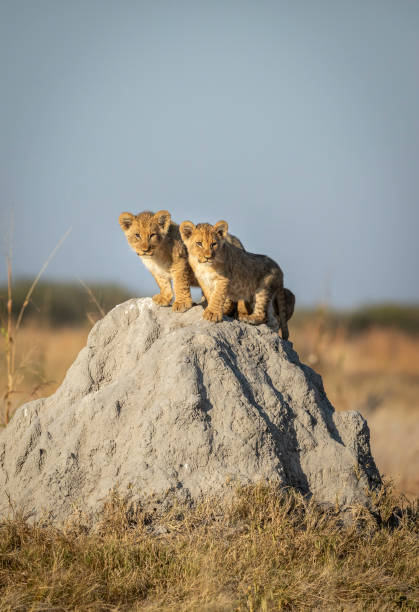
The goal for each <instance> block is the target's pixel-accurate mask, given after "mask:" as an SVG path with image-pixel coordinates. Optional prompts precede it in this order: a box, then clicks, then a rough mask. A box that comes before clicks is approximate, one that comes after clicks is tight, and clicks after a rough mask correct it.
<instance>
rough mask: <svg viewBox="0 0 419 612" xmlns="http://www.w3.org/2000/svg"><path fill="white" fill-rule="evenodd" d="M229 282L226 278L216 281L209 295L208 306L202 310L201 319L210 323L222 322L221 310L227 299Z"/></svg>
mask: <svg viewBox="0 0 419 612" xmlns="http://www.w3.org/2000/svg"><path fill="white" fill-rule="evenodd" d="M229 284H230V281H229V280H228V279H227V278H220V279H219V280H217V281H216V283H215V287H214V290H213V292H212V293H211V295H210V299H209V302H208V306H207V307H206V308H205V310H204V314H203V317H204V319H207V321H211V322H212V323H218V322H219V321H222V320H223V308H224V303H225V301H226V297H227V291H228V286H229Z"/></svg>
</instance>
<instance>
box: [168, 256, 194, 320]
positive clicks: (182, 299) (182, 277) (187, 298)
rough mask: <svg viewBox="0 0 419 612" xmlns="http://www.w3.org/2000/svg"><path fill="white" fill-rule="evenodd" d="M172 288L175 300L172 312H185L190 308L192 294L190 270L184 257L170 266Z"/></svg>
mask: <svg viewBox="0 0 419 612" xmlns="http://www.w3.org/2000/svg"><path fill="white" fill-rule="evenodd" d="M172 278H173V290H174V292H175V301H174V302H173V306H172V309H173V311H174V312H185V311H186V310H189V308H192V296H191V286H190V281H189V279H190V270H189V264H188V261H187V260H186V259H181V260H180V261H178V262H176V264H175V265H174V266H173V268H172Z"/></svg>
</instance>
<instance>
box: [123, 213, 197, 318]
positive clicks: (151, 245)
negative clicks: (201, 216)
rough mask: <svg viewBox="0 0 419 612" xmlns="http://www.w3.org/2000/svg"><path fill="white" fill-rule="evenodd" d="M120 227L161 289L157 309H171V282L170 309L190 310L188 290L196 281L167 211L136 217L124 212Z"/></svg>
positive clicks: (190, 300)
mask: <svg viewBox="0 0 419 612" xmlns="http://www.w3.org/2000/svg"><path fill="white" fill-rule="evenodd" d="M119 224H120V226H121V228H122V229H123V231H124V233H125V236H126V239H127V240H128V244H129V245H130V247H131V248H132V249H133V250H134V251H135V252H136V253H137V255H139V257H141V260H142V262H143V264H144V265H145V267H146V268H148V270H149V271H150V272H151V274H152V275H153V276H154V279H155V281H156V283H157V284H158V286H159V288H160V293H158V294H157V295H153V300H154V301H155V302H156V303H157V304H159V305H160V306H170V303H171V301H172V297H173V293H172V286H171V283H170V281H171V280H173V290H174V294H175V301H174V302H173V306H172V309H173V310H174V311H175V312H185V311H186V310H188V309H189V308H191V306H192V297H191V289H190V288H191V285H192V286H196V287H197V286H198V282H197V280H196V278H195V275H194V273H193V271H192V270H191V267H190V266H189V263H188V253H187V251H186V247H185V245H184V244H183V242H182V240H181V237H180V233H179V226H178V225H177V224H176V223H173V222H172V220H171V216H170V213H169V212H168V211H167V210H160V211H159V212H157V213H155V214H154V213H152V212H150V211H145V212H142V213H139V214H138V215H133V214H132V213H129V212H123V213H122V214H121V215H120V216H119Z"/></svg>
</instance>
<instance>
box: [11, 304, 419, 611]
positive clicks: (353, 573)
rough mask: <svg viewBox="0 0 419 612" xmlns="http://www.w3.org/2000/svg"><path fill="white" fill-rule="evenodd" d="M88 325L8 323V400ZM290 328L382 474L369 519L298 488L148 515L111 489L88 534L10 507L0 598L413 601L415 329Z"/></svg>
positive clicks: (160, 602)
mask: <svg viewBox="0 0 419 612" xmlns="http://www.w3.org/2000/svg"><path fill="white" fill-rule="evenodd" d="M88 331H89V326H88V325H84V326H81V327H74V326H73V327H63V326H61V327H55V328H53V327H51V326H50V325H49V324H48V322H47V321H41V320H40V319H36V318H32V319H31V320H29V321H28V324H27V325H24V326H23V327H22V328H21V331H20V337H19V342H18V345H17V349H18V350H17V355H16V364H17V365H18V366H19V367H18V370H17V372H16V384H15V389H16V393H15V394H14V395H13V404H14V406H17V405H19V404H21V403H22V402H23V401H27V400H28V399H30V398H31V397H42V396H45V395H49V394H50V393H52V392H53V391H54V390H55V389H56V388H57V386H58V385H59V384H60V382H61V381H62V378H63V376H64V374H65V372H66V370H67V368H68V366H69V365H70V364H71V363H72V361H73V360H74V358H75V357H76V355H77V353H78V351H79V350H80V349H81V348H82V346H83V345H84V344H85V341H86V337H87V334H88ZM290 333H291V336H290V337H291V339H292V341H293V343H294V348H295V349H296V350H297V352H298V353H299V355H300V358H301V359H302V361H304V362H306V363H308V364H309V365H311V366H312V367H313V368H315V369H316V370H317V371H319V372H320V373H321V374H322V376H323V380H324V385H325V389H326V392H327V394H328V396H329V398H330V400H331V402H332V404H333V405H334V406H335V408H336V409H337V410H353V409H355V410H359V411H360V412H361V413H362V414H363V415H364V416H365V417H366V418H367V420H368V423H369V426H370V430H371V443H372V450H373V454H374V457H375V459H376V462H377V466H378V468H379V470H380V472H381V473H382V474H385V476H386V477H387V478H388V479H391V480H392V481H393V483H394V485H393V487H392V491H388V490H387V489H385V490H383V491H382V492H381V494H380V496H379V499H377V500H376V505H377V508H378V513H377V515H378V516H379V520H378V523H377V521H376V519H374V518H372V517H371V516H367V515H362V516H360V517H359V520H357V521H355V522H354V523H353V524H352V525H351V526H347V527H343V526H342V525H341V524H340V519H339V517H336V516H333V513H332V514H330V515H325V514H321V513H320V512H319V511H318V510H317V509H316V508H315V507H314V505H312V504H310V503H307V502H306V501H304V500H303V499H302V498H301V497H300V496H299V495H297V494H293V493H291V494H287V495H284V494H280V493H278V492H277V491H275V490H273V489H267V488H260V487H255V488H250V489H243V490H241V491H238V492H237V496H236V499H235V500H234V501H233V502H232V503H231V504H229V505H228V506H222V505H220V503H218V502H216V501H214V500H213V501H208V503H206V504H204V505H202V506H201V507H199V508H196V509H193V510H190V509H189V510H187V509H185V508H177V509H173V510H172V511H171V512H170V513H169V514H168V515H166V516H164V517H161V519H159V521H157V523H152V524H150V522H149V520H148V517H146V516H143V515H141V514H140V515H138V516H136V517H134V518H133V517H132V516H130V517H128V515H127V514H126V512H125V509H124V505H123V502H122V501H121V500H119V499H118V498H114V499H112V500H110V502H109V505H108V509H107V512H106V513H105V516H104V518H103V523H102V525H101V526H100V528H99V529H98V530H97V532H95V533H94V534H93V533H89V532H87V531H85V530H84V529H83V528H82V526H81V525H74V524H73V525H68V526H67V527H66V528H65V529H64V530H61V531H58V530H55V529H54V528H52V527H51V526H40V525H37V526H29V525H27V524H26V523H25V522H24V521H23V520H22V519H20V518H19V517H18V516H17V517H16V518H15V520H13V521H10V522H8V523H3V524H0V609H1V610H28V609H31V610H131V609H134V610H135V609H141V610H143V609H144V610H205V611H215V610H217V611H218V610H255V611H256V610H276V609H321V610H347V609H351V610H364V609H368V610H392V609H400V608H401V609H409V608H410V609H419V564H418V559H419V546H418V531H419V514H418V507H417V504H416V503H415V501H414V498H415V497H416V496H418V495H419V470H418V466H419V418H418V416H419V335H415V334H413V333H406V331H402V330H401V329H397V328H395V327H391V326H390V327H379V326H375V327H368V328H367V329H365V330H364V331H362V332H358V333H356V334H354V333H351V331H350V329H349V327H348V326H347V325H346V324H345V323H341V324H340V323H338V324H336V322H334V323H333V324H331V321H330V318H329V316H328V313H327V311H325V310H322V309H319V310H318V311H317V312H316V313H313V314H311V315H310V316H304V317H298V316H297V317H296V318H295V319H294V320H293V321H292V322H290ZM0 358H1V359H2V360H3V358H4V355H3V354H0ZM3 363H4V362H3V361H2V366H1V369H0V386H1V387H2V388H3V387H4V385H5V376H4V375H5V368H4V367H3ZM361 514H362V513H361Z"/></svg>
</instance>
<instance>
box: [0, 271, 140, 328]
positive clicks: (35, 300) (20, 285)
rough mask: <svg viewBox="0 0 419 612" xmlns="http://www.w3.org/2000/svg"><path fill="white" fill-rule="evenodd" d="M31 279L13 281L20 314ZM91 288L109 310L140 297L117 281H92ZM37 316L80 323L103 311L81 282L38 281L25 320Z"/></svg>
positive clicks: (3, 298)
mask: <svg viewBox="0 0 419 612" xmlns="http://www.w3.org/2000/svg"><path fill="white" fill-rule="evenodd" d="M31 282H32V281H30V280H25V279H22V280H18V281H16V282H15V283H14V284H13V314H14V316H17V315H18V314H19V311H20V309H21V307H22V304H23V302H24V299H25V296H26V294H27V291H28V289H29V287H30V285H31ZM89 289H90V291H91V292H92V294H93V296H94V298H95V299H96V300H97V302H98V304H99V306H100V308H101V309H102V310H103V311H104V312H105V313H106V312H108V311H109V310H111V308H113V307H114V306H116V304H120V303H121V302H124V301H125V300H127V299H129V298H131V297H139V296H138V295H135V294H134V293H133V292H130V291H128V290H127V289H126V288H124V287H121V286H120V285H117V284H108V283H104V284H99V283H93V284H91V285H90V284H89ZM0 302H1V306H0V307H1V310H2V312H3V313H4V312H5V308H6V302H7V287H6V286H2V287H0ZM34 316H36V318H37V320H39V321H41V322H44V323H45V324H48V325H52V326H60V325H81V324H83V323H86V322H87V321H88V320H90V321H91V320H92V318H93V319H97V318H100V310H99V308H98V306H97V305H96V304H95V303H94V299H93V298H92V296H91V295H89V292H88V291H87V290H86V288H85V287H83V286H82V285H81V284H80V283H77V282H74V283H66V282H57V281H49V282H39V283H38V285H37V286H36V289H35V291H34V292H33V294H32V297H31V300H30V302H29V304H28V306H27V308H26V311H25V321H28V320H29V319H30V318H33V317H34Z"/></svg>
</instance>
